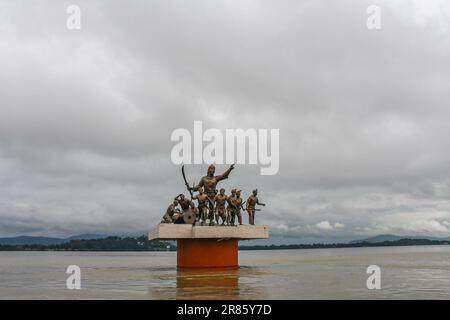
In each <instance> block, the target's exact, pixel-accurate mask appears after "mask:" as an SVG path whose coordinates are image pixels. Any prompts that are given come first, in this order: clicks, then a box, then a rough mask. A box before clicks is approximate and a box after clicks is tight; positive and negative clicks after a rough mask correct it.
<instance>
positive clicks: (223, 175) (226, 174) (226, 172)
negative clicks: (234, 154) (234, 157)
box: [216, 164, 234, 182]
mask: <svg viewBox="0 0 450 320" xmlns="http://www.w3.org/2000/svg"><path fill="white" fill-rule="evenodd" d="M233 169H234V164H232V165H231V166H230V167H229V168H228V170H227V171H225V172H224V173H222V174H221V175H220V176H217V177H216V178H217V182H219V181H220V180H225V179H227V178H228V176H229V175H230V172H231V170H233Z"/></svg>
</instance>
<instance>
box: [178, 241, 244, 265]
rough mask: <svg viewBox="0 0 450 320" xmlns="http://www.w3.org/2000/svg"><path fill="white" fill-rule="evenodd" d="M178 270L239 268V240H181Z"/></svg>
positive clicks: (179, 242)
mask: <svg viewBox="0 0 450 320" xmlns="http://www.w3.org/2000/svg"><path fill="white" fill-rule="evenodd" d="M177 266H178V268H237V267H238V240H237V239H228V240H222V239H179V240H177Z"/></svg>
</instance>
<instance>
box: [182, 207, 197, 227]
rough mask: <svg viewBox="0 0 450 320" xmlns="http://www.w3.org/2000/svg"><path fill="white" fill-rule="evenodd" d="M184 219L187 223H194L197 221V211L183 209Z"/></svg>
mask: <svg viewBox="0 0 450 320" xmlns="http://www.w3.org/2000/svg"><path fill="white" fill-rule="evenodd" d="M183 220H184V223H186V224H194V222H195V212H194V211H192V210H191V209H188V210H185V211H183Z"/></svg>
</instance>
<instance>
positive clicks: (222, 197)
mask: <svg viewBox="0 0 450 320" xmlns="http://www.w3.org/2000/svg"><path fill="white" fill-rule="evenodd" d="M227 198H228V197H227V196H226V194H225V189H224V188H222V189H220V192H219V194H218V195H216V196H215V197H214V204H215V206H216V223H217V224H219V217H220V218H221V219H222V225H223V226H224V225H225V223H227V222H228V221H227V212H226V210H225V203H226V202H227Z"/></svg>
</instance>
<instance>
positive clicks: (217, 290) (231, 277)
mask: <svg viewBox="0 0 450 320" xmlns="http://www.w3.org/2000/svg"><path fill="white" fill-rule="evenodd" d="M152 273H153V275H154V277H151V280H150V282H151V284H150V285H149V288H148V294H149V298H150V299H212V300H217V299H222V300H226V299H230V300H233V299H265V298H267V294H266V292H265V286H264V285H263V283H262V282H264V280H263V279H264V278H266V276H267V275H266V273H265V272H264V271H263V270H261V269H260V268H255V267H247V266H241V267H239V268H238V269H220V268H211V269H178V270H173V269H172V268H161V269H159V270H152ZM155 273H156V274H155Z"/></svg>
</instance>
